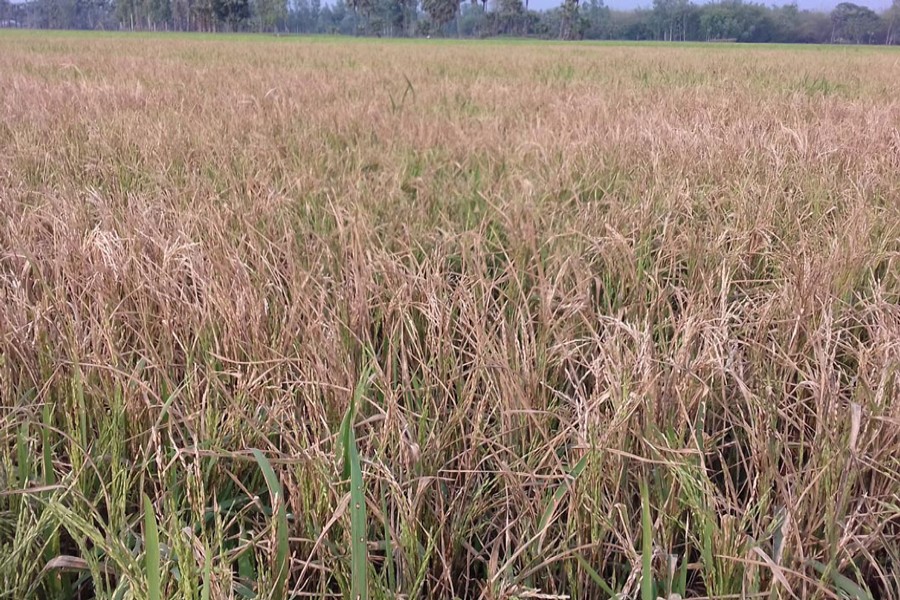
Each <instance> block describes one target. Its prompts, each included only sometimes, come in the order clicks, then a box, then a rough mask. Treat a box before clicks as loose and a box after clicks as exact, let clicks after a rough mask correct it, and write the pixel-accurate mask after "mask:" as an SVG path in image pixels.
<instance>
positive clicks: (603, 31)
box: [581, 0, 610, 40]
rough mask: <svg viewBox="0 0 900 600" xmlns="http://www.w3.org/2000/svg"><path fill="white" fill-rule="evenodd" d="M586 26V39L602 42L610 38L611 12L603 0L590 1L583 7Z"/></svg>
mask: <svg viewBox="0 0 900 600" xmlns="http://www.w3.org/2000/svg"><path fill="white" fill-rule="evenodd" d="M581 12H582V16H583V17H584V21H585V24H586V28H585V34H584V37H586V38H588V39H592V40H600V39H605V38H607V37H609V26H610V12H609V9H608V8H607V7H606V4H604V3H603V0H588V3H587V4H583V5H582V6H581Z"/></svg>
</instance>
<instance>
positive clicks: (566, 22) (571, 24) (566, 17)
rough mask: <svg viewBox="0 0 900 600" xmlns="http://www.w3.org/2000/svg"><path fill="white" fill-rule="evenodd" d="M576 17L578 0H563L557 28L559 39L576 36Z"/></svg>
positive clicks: (570, 38)
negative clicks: (560, 20)
mask: <svg viewBox="0 0 900 600" xmlns="http://www.w3.org/2000/svg"><path fill="white" fill-rule="evenodd" d="M577 19H578V0H564V2H563V6H562V22H561V23H560V28H559V39H561V40H574V39H575V38H576V37H577V35H576V34H577V29H576V27H575V25H576V20H577Z"/></svg>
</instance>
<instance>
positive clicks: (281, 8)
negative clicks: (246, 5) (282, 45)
mask: <svg viewBox="0 0 900 600" xmlns="http://www.w3.org/2000/svg"><path fill="white" fill-rule="evenodd" d="M256 10H257V13H258V15H257V16H258V17H259V28H260V30H261V31H276V30H277V29H278V28H279V27H280V26H282V25H284V21H285V19H287V2H285V0H256Z"/></svg>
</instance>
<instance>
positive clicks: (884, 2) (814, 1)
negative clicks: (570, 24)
mask: <svg viewBox="0 0 900 600" xmlns="http://www.w3.org/2000/svg"><path fill="white" fill-rule="evenodd" d="M755 1H760V0H755ZM761 1H762V3H763V4H769V5H775V6H777V5H781V4H790V2H787V1H785V2H770V1H767V0H761ZM842 1H843V0H797V6H799V7H800V8H801V9H806V10H821V11H824V12H830V11H831V9H833V8H834V7H835V6H837V5H838V4H840V3H841V2H842ZM851 1H853V3H854V4H859V5H861V6H868V7H869V8H871V9H872V10H874V11H876V12H881V11H882V10H885V9H886V8H888V7H889V6H890V5H891V0H851ZM695 2H698V3H702V0H695ZM560 4H561V2H560V0H529V2H528V6H529V8H535V9H545V8H552V7H554V6H559V5H560ZM605 4H606V5H607V6H608V7H610V8H612V9H617V10H631V9H633V8H650V7H652V6H653V0H605Z"/></svg>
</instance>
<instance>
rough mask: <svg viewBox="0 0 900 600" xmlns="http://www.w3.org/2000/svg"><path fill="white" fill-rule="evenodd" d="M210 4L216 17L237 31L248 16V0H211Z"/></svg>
mask: <svg viewBox="0 0 900 600" xmlns="http://www.w3.org/2000/svg"><path fill="white" fill-rule="evenodd" d="M212 4H213V13H214V14H215V17H216V19H217V20H218V21H219V22H221V23H225V24H226V25H228V27H229V29H230V30H231V31H237V30H238V29H239V28H240V27H241V25H243V24H244V23H245V22H246V21H247V19H249V18H250V2H249V0H213V3H212Z"/></svg>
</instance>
